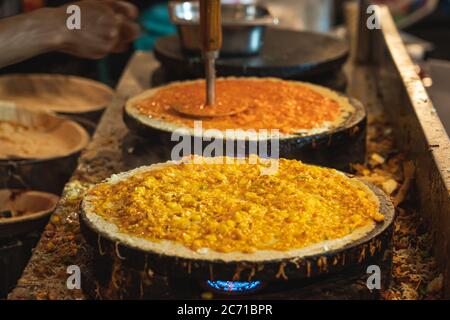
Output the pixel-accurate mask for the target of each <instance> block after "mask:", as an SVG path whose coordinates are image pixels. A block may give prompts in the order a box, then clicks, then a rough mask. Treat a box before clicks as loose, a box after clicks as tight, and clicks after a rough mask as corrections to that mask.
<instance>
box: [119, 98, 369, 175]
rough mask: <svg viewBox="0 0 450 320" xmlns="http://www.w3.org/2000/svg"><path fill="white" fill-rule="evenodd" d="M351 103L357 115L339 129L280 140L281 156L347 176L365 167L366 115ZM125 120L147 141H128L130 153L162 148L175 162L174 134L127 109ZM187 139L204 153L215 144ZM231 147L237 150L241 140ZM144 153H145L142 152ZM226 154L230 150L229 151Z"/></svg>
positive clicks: (241, 153) (246, 146)
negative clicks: (355, 166)
mask: <svg viewBox="0 0 450 320" xmlns="http://www.w3.org/2000/svg"><path fill="white" fill-rule="evenodd" d="M350 102H351V104H352V105H353V107H354V108H355V112H354V113H353V114H351V115H350V116H349V117H348V118H347V119H346V120H345V121H344V122H343V123H342V125H340V126H339V127H337V128H335V129H333V130H330V131H328V132H323V133H318V134H313V135H307V136H305V135H297V136H292V137H280V140H279V156H280V157H281V158H286V159H296V160H301V161H304V162H307V163H311V164H315V165H321V166H326V167H331V168H335V169H338V170H342V171H347V172H350V171H351V167H352V164H356V163H364V160H365V154H366V141H365V140H366V124H367V117H366V111H365V108H364V106H363V105H362V104H361V103H360V102H359V101H358V100H356V99H352V98H351V99H350ZM123 116H124V121H125V124H126V125H127V126H128V128H129V129H130V131H131V132H133V133H134V134H136V135H138V136H140V137H142V138H143V139H127V141H128V144H127V145H126V149H127V150H134V151H133V152H136V153H138V154H141V153H142V152H145V149H147V148H149V147H152V148H153V147H154V146H158V148H160V149H161V151H162V152H164V151H165V152H166V153H167V154H165V155H163V157H165V158H167V160H170V159H171V150H172V149H173V147H174V146H175V145H176V144H177V143H178V141H172V140H171V137H172V132H171V131H163V130H161V129H159V128H156V127H152V126H150V125H149V124H147V123H144V122H143V121H141V119H140V118H139V117H136V116H135V115H134V114H132V113H130V112H128V110H127V108H125V109H124V115H123ZM183 139H191V142H192V145H201V146H202V148H201V150H202V152H203V151H204V150H205V148H207V147H208V145H209V144H210V143H211V142H210V141H203V140H204V139H202V137H194V136H189V137H184V138H183ZM223 143H224V146H226V145H227V141H226V140H223ZM228 143H229V142H228ZM231 143H233V144H234V145H235V146H236V145H237V140H235V141H232V142H231ZM240 145H243V146H244V150H235V152H237V155H238V156H248V150H251V149H250V147H249V142H248V141H245V142H244V144H240ZM161 147H165V148H161ZM258 147H259V148H260V147H261V144H260V143H258ZM141 150H144V151H142V152H141ZM224 150H226V148H225V147H224ZM267 150H271V141H270V140H269V141H268V142H267ZM124 151H125V150H124ZM124 157H125V158H126V159H125V161H127V159H129V158H132V154H130V153H129V152H124ZM131 161H132V160H131Z"/></svg>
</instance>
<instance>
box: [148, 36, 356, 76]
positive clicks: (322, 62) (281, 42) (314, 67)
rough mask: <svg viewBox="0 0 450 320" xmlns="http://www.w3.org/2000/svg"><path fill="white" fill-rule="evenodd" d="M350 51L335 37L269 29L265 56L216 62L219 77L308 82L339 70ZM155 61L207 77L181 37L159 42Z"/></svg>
mask: <svg viewBox="0 0 450 320" xmlns="http://www.w3.org/2000/svg"><path fill="white" fill-rule="evenodd" d="M348 55H349V47H348V45H347V43H346V42H345V41H343V40H340V39H337V38H335V37H332V36H329V35H325V34H320V33H314V32H305V31H293V30H283V29H273V28H269V29H267V31H266V34H265V38H264V45H263V48H262V50H261V52H260V53H259V54H258V55H256V56H250V57H221V58H219V59H218V60H217V61H216V68H217V73H218V75H219V76H248V77H252V76H253V77H278V78H282V79H307V78H309V77H314V76H318V75H322V74H326V73H331V72H334V71H337V70H339V69H340V68H341V67H342V65H343V64H344V63H345V61H346V60H347V58H348ZM155 57H156V58H157V59H158V60H159V61H160V62H161V63H162V65H163V66H164V67H165V68H166V69H168V70H170V72H173V73H179V74H183V75H184V76H191V77H194V78H195V77H203V75H204V73H203V62H202V59H201V57H200V55H199V54H198V55H195V56H193V55H189V54H188V53H186V52H184V51H183V49H182V48H181V46H180V41H179V39H178V36H167V37H162V38H160V39H158V41H157V42H156V44H155Z"/></svg>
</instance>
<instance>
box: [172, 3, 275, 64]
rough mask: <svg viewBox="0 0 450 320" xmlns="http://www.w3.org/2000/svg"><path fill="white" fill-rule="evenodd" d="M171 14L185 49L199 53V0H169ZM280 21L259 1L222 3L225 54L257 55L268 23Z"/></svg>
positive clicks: (222, 51)
mask: <svg viewBox="0 0 450 320" xmlns="http://www.w3.org/2000/svg"><path fill="white" fill-rule="evenodd" d="M169 14H170V18H171V20H172V22H173V23H174V24H175V25H176V26H177V28H178V34H179V38H180V41H181V44H182V47H183V49H185V50H186V51H188V52H197V51H198V50H199V48H200V45H199V35H200V30H199V20H200V16H199V5H198V2H196V1H185V2H174V1H172V2H170V3H169ZM277 23H278V20H277V19H276V18H274V17H273V16H272V15H271V14H270V12H269V10H268V9H267V8H266V7H264V6H261V5H257V4H222V26H223V46H222V49H221V54H223V55H255V54H258V53H259V51H260V49H261V47H262V45H263V39H264V31H265V28H266V27H267V26H270V25H275V24H277Z"/></svg>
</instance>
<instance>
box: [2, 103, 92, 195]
mask: <svg viewBox="0 0 450 320" xmlns="http://www.w3.org/2000/svg"><path fill="white" fill-rule="evenodd" d="M2 121H6V122H10V123H14V124H20V125H24V126H33V127H37V128H39V129H36V131H34V132H45V134H46V135H48V136H49V137H52V136H53V137H55V138H57V139H58V140H57V141H58V144H56V145H55V146H54V148H52V146H51V145H46V146H45V152H44V153H39V152H40V149H39V148H35V145H33V144H30V145H29V146H28V147H29V148H30V149H28V147H27V148H23V146H24V144H23V142H22V143H18V146H22V148H17V149H16V150H14V149H13V148H12V146H14V140H13V141H12V142H11V140H9V141H8V140H6V141H2V140H1V137H0V143H2V144H4V145H6V148H2V149H0V185H2V186H6V187H7V188H14V189H32V190H39V191H47V192H52V193H56V194H60V193H61V191H62V188H63V187H64V185H65V183H66V182H67V180H68V179H69V178H70V176H71V174H72V172H73V170H74V169H75V168H76V165H77V160H78V156H79V154H80V152H81V150H83V149H84V148H85V147H86V146H87V144H88V143H89V134H88V133H87V132H86V130H85V129H84V128H83V127H81V126H80V125H79V124H77V123H76V122H74V121H72V120H69V119H66V118H63V117H58V116H55V115H54V114H52V113H49V112H44V111H41V110H33V109H30V108H28V107H27V108H25V107H17V106H15V105H13V104H0V123H1V122H2ZM30 137H31V138H35V137H33V136H31V135H30ZM8 138H11V136H10V137H8ZM16 139H19V138H16ZM18 141H19V140H18ZM22 141H26V139H25V140H22ZM32 149H34V150H32ZM30 150H32V151H30ZM42 150H44V147H42ZM42 152H43V151H42Z"/></svg>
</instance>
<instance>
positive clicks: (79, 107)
mask: <svg viewBox="0 0 450 320" xmlns="http://www.w3.org/2000/svg"><path fill="white" fill-rule="evenodd" d="M113 94H114V91H113V90H112V89H111V88H110V87H108V86H106V85H104V84H102V83H100V82H97V81H93V80H89V79H85V78H80V77H75V76H65V75H50V74H48V75H47V74H12V75H5V76H1V77H0V100H4V101H9V102H13V103H16V104H17V105H26V106H29V107H32V108H35V109H36V110H38V109H40V110H46V111H49V110H50V111H54V112H57V113H60V114H64V115H68V116H81V117H83V118H86V119H89V120H93V121H95V122H97V121H98V120H99V119H100V117H101V115H102V113H103V111H104V109H105V108H106V107H107V106H108V105H109V104H110V103H111V100H112V97H113Z"/></svg>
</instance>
